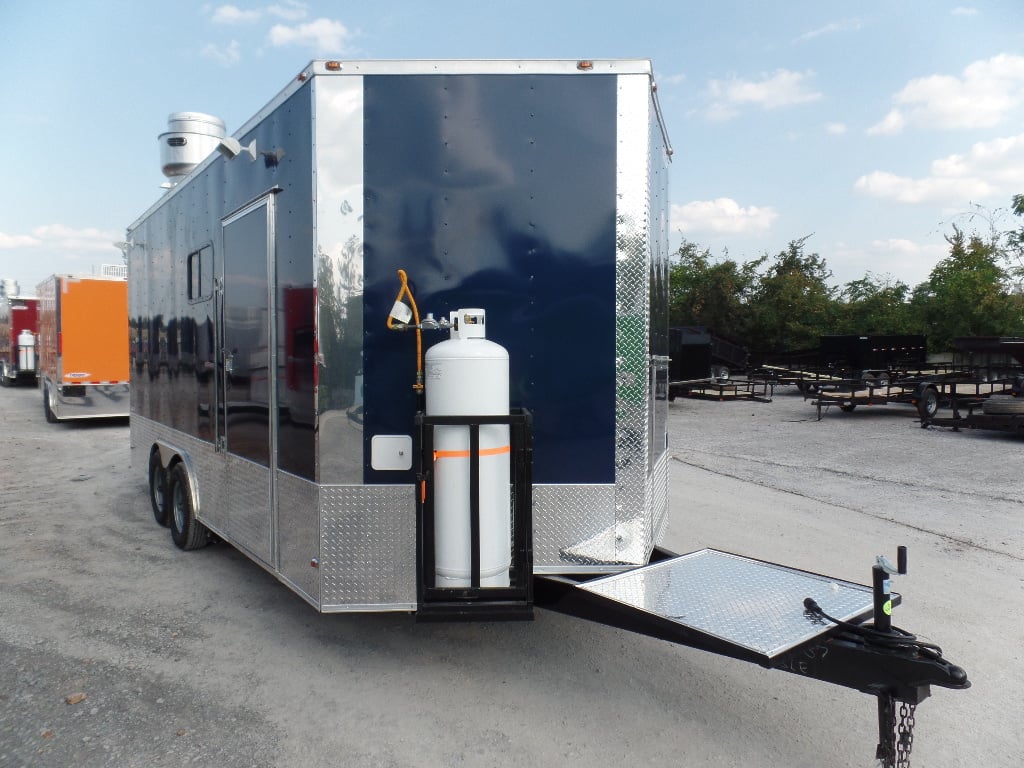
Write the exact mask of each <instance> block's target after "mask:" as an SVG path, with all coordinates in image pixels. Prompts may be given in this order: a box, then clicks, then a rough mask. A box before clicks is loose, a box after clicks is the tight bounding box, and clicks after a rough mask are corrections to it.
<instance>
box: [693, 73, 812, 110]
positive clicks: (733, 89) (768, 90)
mask: <svg viewBox="0 0 1024 768" xmlns="http://www.w3.org/2000/svg"><path fill="white" fill-rule="evenodd" d="M813 76H814V74H813V73H812V72H792V71H790V70H788V69H780V70H778V71H776V72H774V73H773V74H771V75H764V76H762V77H761V78H760V79H758V80H740V79H738V78H732V79H730V80H712V81H711V82H710V83H708V88H707V93H708V97H709V99H710V101H711V105H710V106H709V107H708V109H707V111H706V115H707V117H709V118H711V119H717V120H725V119H728V118H731V117H734V116H735V115H736V114H737V112H738V110H739V107H742V106H747V105H753V106H758V107H761V108H762V109H776V108H778V107H788V106H792V105H794V104H804V103H806V102H809V101H817V100H818V99H820V98H821V93H819V92H817V91H815V90H813V89H812V88H811V87H810V85H809V82H808V81H809V80H810V79H811V78H812V77H813Z"/></svg>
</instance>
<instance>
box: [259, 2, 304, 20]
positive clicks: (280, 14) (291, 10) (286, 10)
mask: <svg viewBox="0 0 1024 768" xmlns="http://www.w3.org/2000/svg"><path fill="white" fill-rule="evenodd" d="M267 13H268V14H270V15H271V16H276V17H277V18H279V19H284V20H285V21H299V20H300V19H304V18H306V15H307V14H308V13H309V6H308V5H306V4H305V3H298V2H286V3H285V4H284V5H270V6H267Z"/></svg>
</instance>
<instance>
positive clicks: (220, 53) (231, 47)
mask: <svg viewBox="0 0 1024 768" xmlns="http://www.w3.org/2000/svg"><path fill="white" fill-rule="evenodd" d="M199 55H200V56H202V57H203V58H204V59H210V60H212V61H216V62H218V63H219V64H222V65H224V66H225V67H232V66H234V65H235V64H237V63H238V62H239V61H241V60H242V46H241V45H239V43H238V41H237V40H232V41H231V42H230V43H228V44H227V45H215V44H214V43H209V44H207V45H205V46H203V49H202V50H201V51H200V52H199Z"/></svg>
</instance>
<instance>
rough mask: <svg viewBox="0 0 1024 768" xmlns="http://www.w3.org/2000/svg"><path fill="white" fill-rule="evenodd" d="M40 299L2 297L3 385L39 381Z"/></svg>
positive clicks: (0, 363) (0, 359) (0, 366)
mask: <svg viewBox="0 0 1024 768" xmlns="http://www.w3.org/2000/svg"><path fill="white" fill-rule="evenodd" d="M38 333H39V299H37V298H34V297H30V296H6V295H4V296H0V386H4V387H7V386H10V385H11V384H17V383H19V382H22V381H30V382H32V383H33V384H34V383H35V381H36V370H37V368H38V364H37V355H36V336H37V334H38Z"/></svg>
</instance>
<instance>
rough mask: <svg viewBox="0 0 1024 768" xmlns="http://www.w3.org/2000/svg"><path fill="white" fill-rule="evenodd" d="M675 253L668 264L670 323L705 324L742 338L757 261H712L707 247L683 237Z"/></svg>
mask: <svg viewBox="0 0 1024 768" xmlns="http://www.w3.org/2000/svg"><path fill="white" fill-rule="evenodd" d="M675 255H676V257H677V259H675V260H673V262H672V265H671V266H670V268H669V323H670V325H673V326H679V325H705V326H708V327H709V328H711V329H712V330H713V331H714V332H715V334H717V335H719V336H724V337H727V338H734V339H737V340H740V341H742V339H743V337H744V335H745V333H746V332H747V329H748V323H747V312H746V307H745V304H746V301H747V299H748V298H749V294H750V292H751V289H752V287H753V285H754V284H755V281H756V279H757V271H756V265H757V263H758V262H749V263H746V264H742V265H740V264H737V263H736V262H735V261H733V260H732V259H729V258H726V259H724V260H723V261H720V262H713V261H712V258H711V253H710V251H709V250H708V249H706V248H705V249H703V250H701V248H700V246H698V245H697V244H696V243H691V242H689V241H686V240H684V241H683V244H682V245H681V246H680V247H679V250H678V251H677V252H676V254H675Z"/></svg>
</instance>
